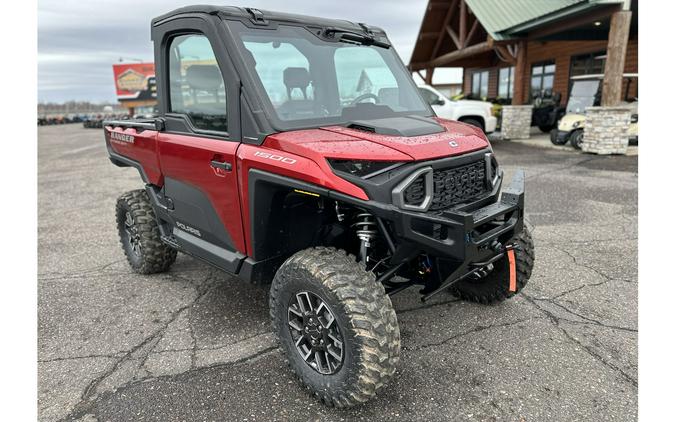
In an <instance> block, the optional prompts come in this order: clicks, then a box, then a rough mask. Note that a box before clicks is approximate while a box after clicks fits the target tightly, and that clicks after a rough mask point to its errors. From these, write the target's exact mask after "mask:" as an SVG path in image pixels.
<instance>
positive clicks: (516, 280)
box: [104, 6, 534, 407]
mask: <svg viewBox="0 0 675 422" xmlns="http://www.w3.org/2000/svg"><path fill="white" fill-rule="evenodd" d="M152 39H153V41H154V45H155V63H156V72H157V73H156V74H157V92H158V100H159V106H158V109H159V113H158V116H159V117H157V118H153V119H146V120H141V119H136V120H133V119H132V120H122V121H107V122H105V124H104V127H105V129H104V130H105V140H106V144H107V147H108V152H109V155H110V160H111V161H112V162H113V163H114V164H116V165H118V166H122V167H127V166H130V167H135V168H136V169H138V171H139V173H140V176H141V178H142V180H143V183H144V185H145V187H144V188H143V189H139V190H135V191H131V192H128V193H126V194H124V195H122V196H121V197H120V198H119V200H118V202H117V225H118V229H119V234H120V237H121V241H122V246H123V249H124V252H125V254H126V256H127V258H128V261H129V264H130V265H131V267H132V268H133V269H134V270H135V271H136V272H138V273H141V274H149V273H157V272H162V271H167V270H168V269H169V267H170V266H171V264H172V263H173V262H174V260H175V259H176V253H177V251H180V252H183V253H187V254H190V255H192V256H195V257H197V258H200V259H202V260H204V261H206V262H207V263H209V264H211V265H213V266H215V267H217V268H219V269H221V270H223V271H226V272H228V273H230V274H233V275H236V276H238V277H239V278H240V279H242V280H243V281H248V282H254V283H270V282H271V288H270V314H271V317H272V324H273V328H274V331H276V333H277V334H278V338H279V342H280V345H281V348H282V349H283V351H284V352H285V353H286V357H287V359H288V362H289V365H290V367H291V369H292V370H293V371H294V372H295V373H296V374H297V375H298V377H299V378H300V380H301V381H302V383H304V384H305V385H306V386H308V387H309V388H310V389H311V390H312V391H313V392H314V393H315V394H316V396H318V397H319V398H320V399H321V400H322V401H323V402H325V403H326V404H328V405H334V406H340V407H343V406H351V405H354V404H357V403H361V402H365V401H366V400H368V399H370V398H371V397H373V396H374V395H375V393H376V391H377V390H378V389H380V388H381V387H382V386H383V385H384V384H385V383H386V382H387V381H388V380H389V379H390V378H391V377H392V375H393V374H394V372H395V370H396V365H397V363H398V360H399V352H400V336H399V327H398V321H397V319H396V313H395V312H394V309H393V307H392V304H391V301H390V298H389V296H391V295H393V294H396V293H398V292H401V291H402V290H404V289H406V288H409V287H412V286H418V287H419V288H420V293H421V295H422V299H423V300H427V299H428V298H430V297H431V296H433V295H434V294H436V293H438V292H440V291H443V290H450V291H451V292H452V293H453V294H454V295H457V296H459V297H461V298H463V299H466V300H470V301H475V302H481V303H494V302H499V301H502V300H504V299H506V298H508V297H511V296H513V295H514V294H516V293H518V292H519V291H520V290H521V289H522V288H523V287H524V286H525V284H526V283H527V281H528V278H529V277H530V273H531V271H532V266H533V262H534V246H533V243H532V240H531V237H530V235H529V233H528V231H527V229H526V228H525V227H524V226H523V206H524V191H523V174H522V172H518V173H517V174H516V176H515V178H514V180H513V182H512V183H511V185H510V187H508V188H504V189H502V183H503V172H502V170H501V169H500V167H499V165H498V164H497V160H496V159H495V156H494V154H493V152H492V148H491V146H490V143H489V142H488V141H487V139H486V138H485V135H484V134H483V133H482V132H481V131H480V129H477V128H474V127H472V126H469V125H466V124H462V123H458V122H455V121H448V120H443V119H439V118H437V117H436V116H435V115H434V112H433V111H432V110H431V108H430V107H429V106H428V105H427V104H426V103H425V101H424V100H423V99H422V98H421V97H420V94H419V92H418V91H417V89H416V87H415V84H414V83H413V81H412V79H411V76H410V74H409V72H408V71H407V69H406V68H405V66H404V65H403V63H402V62H401V60H400V59H399V57H398V55H397V54H396V52H395V51H394V49H393V48H392V47H391V44H390V42H389V40H388V39H387V36H386V34H385V33H384V32H383V31H382V30H381V29H379V28H376V27H372V26H368V25H365V24H362V23H352V22H347V21H342V20H332V19H321V18H313V17H306V16H298V15H290V14H284V13H275V12H267V11H260V10H257V9H250V8H239V7H214V6H192V7H185V8H182V9H178V10H175V11H173V12H170V13H167V14H165V15H163V16H160V17H158V18H156V19H154V20H153V21H152ZM500 192H501V196H500ZM242 288H245V284H242Z"/></svg>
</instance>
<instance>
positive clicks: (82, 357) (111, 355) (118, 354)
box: [37, 352, 126, 363]
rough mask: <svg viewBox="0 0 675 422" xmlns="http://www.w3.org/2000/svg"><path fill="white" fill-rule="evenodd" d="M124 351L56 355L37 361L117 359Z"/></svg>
mask: <svg viewBox="0 0 675 422" xmlns="http://www.w3.org/2000/svg"><path fill="white" fill-rule="evenodd" d="M124 353H126V352H118V353H113V354H109V355H106V354H92V355H82V356H65V357H58V358H50V359H38V360H37V362H38V363H51V362H61V361H67V360H78V359H96V358H109V359H119V358H120V357H122V355H123V354H124Z"/></svg>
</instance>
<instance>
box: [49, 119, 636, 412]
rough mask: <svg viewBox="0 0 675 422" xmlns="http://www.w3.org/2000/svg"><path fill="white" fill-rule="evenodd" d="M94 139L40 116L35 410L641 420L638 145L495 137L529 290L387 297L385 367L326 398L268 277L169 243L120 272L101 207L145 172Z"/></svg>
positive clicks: (108, 210)
mask: <svg viewBox="0 0 675 422" xmlns="http://www.w3.org/2000/svg"><path fill="white" fill-rule="evenodd" d="M102 139H103V138H102V132H101V130H94V129H83V128H82V127H81V125H79V124H76V125H65V126H48V127H40V128H38V160H39V164H38V211H39V222H38V242H39V247H38V272H39V274H38V283H39V285H38V295H39V297H38V409H39V419H40V420H41V421H56V420H82V421H128V420H135V421H141V420H142V421H146V420H153V421H183V420H185V421H192V420H247V421H267V420H299V421H304V420H319V421H329V420H331V421H333V420H364V421H377V420H387V421H388V420H402V421H410V420H425V421H426V420H476V421H579V420H593V421H601V420H608V421H609V420H635V419H637V391H638V384H637V373H638V367H637V340H638V333H637V315H638V313H637V312H638V311H637V295H638V287H637V233H638V227H637V212H638V204H637V187H638V177H637V157H635V156H633V157H599V156H593V155H583V154H580V153H577V152H569V151H560V150H553V149H544V148H537V147H532V146H527V145H523V144H519V143H515V142H505V141H498V142H495V143H493V146H494V149H495V151H496V153H497V156H498V158H499V160H500V163H501V164H502V165H503V166H504V167H505V168H506V170H507V180H508V179H510V174H512V172H513V170H514V169H515V168H516V167H521V168H524V169H525V171H526V189H527V194H526V207H527V217H528V220H529V222H530V224H531V226H532V227H533V230H534V231H533V235H534V239H535V244H536V264H535V269H534V273H533V276H532V279H531V280H530V283H529V285H528V287H527V288H526V290H525V291H524V293H523V294H522V295H520V296H518V297H516V298H514V299H512V300H509V301H507V302H505V303H503V304H501V305H498V306H479V305H474V304H469V303H464V302H461V301H458V300H457V299H456V298H454V297H452V296H451V295H449V294H439V295H437V296H436V297H435V298H434V299H433V301H432V302H430V303H427V304H422V303H420V302H419V296H418V295H417V293H416V292H414V291H406V292H404V293H402V294H400V295H397V296H395V297H394V298H393V302H394V306H395V308H396V310H397V313H398V319H399V323H400V325H401V337H402V339H401V340H402V351H401V354H402V356H401V363H400V366H399V372H398V374H397V376H396V377H395V379H394V380H393V382H392V383H391V384H390V385H389V386H388V387H387V388H385V389H384V391H382V393H381V394H379V395H378V397H377V398H376V399H375V400H373V401H372V402H369V403H367V404H365V405H363V406H360V407H356V408H352V409H348V410H335V409H330V408H326V407H324V406H323V405H321V404H320V403H319V402H317V401H316V400H314V399H313V398H312V397H311V396H310V395H309V393H308V392H307V391H306V390H303V389H302V388H301V387H300V385H299V384H298V383H297V382H296V381H295V379H294V378H293V377H292V376H291V374H290V371H289V370H287V368H286V366H285V364H284V361H283V358H282V355H281V354H280V352H279V350H278V349H277V348H276V346H275V344H274V341H273V336H272V335H271V333H270V326H269V323H268V318H269V316H268V311H267V294H268V292H267V289H266V288H265V287H259V286H251V285H248V284H245V283H243V282H241V281H238V280H236V279H234V278H232V277H230V276H228V275H226V274H225V273H222V272H220V271H218V270H214V269H211V268H210V267H208V266H207V265H205V264H203V263H201V262H200V261H197V260H195V259H192V258H190V257H188V256H185V255H180V254H179V257H178V260H177V262H176V263H175V265H174V266H173V267H172V269H171V271H170V272H168V273H166V274H162V275H153V276H139V275H136V274H134V273H132V272H131V271H130V269H129V267H128V266H127V264H126V261H125V259H124V255H123V253H122V250H121V248H120V246H119V242H118V237H117V233H116V227H115V222H114V206H115V200H116V198H117V196H118V195H120V194H121V193H123V192H124V191H127V190H130V189H136V188H140V187H141V186H142V185H141V181H140V178H139V177H138V174H137V172H136V170H133V169H120V168H117V167H114V166H113V165H112V164H110V162H109V161H108V159H107V157H106V153H105V147H104V144H103V140H102Z"/></svg>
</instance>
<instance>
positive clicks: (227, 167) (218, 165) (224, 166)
mask: <svg viewBox="0 0 675 422" xmlns="http://www.w3.org/2000/svg"><path fill="white" fill-rule="evenodd" d="M211 167H213V168H214V169H221V170H224V171H232V164H230V163H228V162H227V161H218V160H211Z"/></svg>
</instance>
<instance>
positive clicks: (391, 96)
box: [377, 88, 399, 105]
mask: <svg viewBox="0 0 675 422" xmlns="http://www.w3.org/2000/svg"><path fill="white" fill-rule="evenodd" d="M377 96H378V97H379V98H380V102H381V103H382V104H387V105H399V104H398V103H399V94H398V88H380V90H379V91H377Z"/></svg>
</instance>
